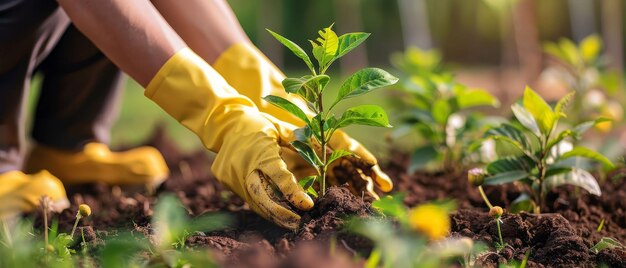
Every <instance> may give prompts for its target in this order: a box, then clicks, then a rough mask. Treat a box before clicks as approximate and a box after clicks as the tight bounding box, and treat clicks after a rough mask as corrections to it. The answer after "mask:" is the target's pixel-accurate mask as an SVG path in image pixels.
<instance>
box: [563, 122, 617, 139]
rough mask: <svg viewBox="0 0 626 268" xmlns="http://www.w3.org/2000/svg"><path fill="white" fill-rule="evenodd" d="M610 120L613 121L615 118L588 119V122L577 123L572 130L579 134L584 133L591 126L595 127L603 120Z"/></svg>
mask: <svg viewBox="0 0 626 268" xmlns="http://www.w3.org/2000/svg"><path fill="white" fill-rule="evenodd" d="M608 121H613V120H611V119H608V118H598V119H596V120H593V121H587V122H583V123H580V124H578V125H576V126H575V127H574V128H573V129H572V130H573V131H574V132H575V133H576V134H577V135H578V136H580V135H582V134H583V133H585V131H587V130H589V129H590V128H592V127H594V126H595V125H597V124H600V123H602V122H608Z"/></svg>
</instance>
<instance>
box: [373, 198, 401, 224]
mask: <svg viewBox="0 0 626 268" xmlns="http://www.w3.org/2000/svg"><path fill="white" fill-rule="evenodd" d="M405 196H406V194H405V193H396V194H393V195H387V196H385V197H383V198H381V199H379V200H375V201H374V202H372V207H374V208H375V209H376V210H378V211H380V212H381V213H382V214H384V215H385V216H387V217H394V218H397V219H399V220H402V219H406V218H407V216H408V211H407V208H406V207H405V206H404V197H405Z"/></svg>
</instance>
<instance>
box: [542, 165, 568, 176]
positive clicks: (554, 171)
mask: <svg viewBox="0 0 626 268" xmlns="http://www.w3.org/2000/svg"><path fill="white" fill-rule="evenodd" d="M572 170H574V168H573V167H563V166H555V165H551V166H550V167H548V170H546V178H547V177H551V176H557V175H561V174H566V173H569V172H572Z"/></svg>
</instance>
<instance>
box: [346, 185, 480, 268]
mask: <svg viewBox="0 0 626 268" xmlns="http://www.w3.org/2000/svg"><path fill="white" fill-rule="evenodd" d="M402 199H403V195H401V194H397V195H393V196H385V197H383V198H381V199H380V200H377V201H374V202H373V203H372V206H373V207H374V208H376V210H377V211H378V212H380V213H381V214H383V215H384V216H386V217H383V218H380V219H378V218H354V219H352V220H351V221H350V222H349V224H348V230H350V231H352V232H355V233H358V234H360V235H363V236H365V237H367V238H369V239H370V240H371V241H372V242H373V243H374V248H373V250H372V253H371V254H370V256H369V258H368V259H367V261H366V264H365V267H443V266H447V264H449V263H450V261H451V260H455V259H458V258H461V257H466V256H468V255H469V254H471V252H472V251H473V249H474V243H473V241H472V240H471V239H469V238H467V237H462V238H456V237H446V236H447V235H448V233H449V231H450V216H449V213H450V211H451V210H452V209H453V208H454V206H453V204H451V203H441V204H437V203H430V204H422V205H418V206H417V207H415V208H412V209H408V208H406V207H405V206H404V204H403V203H402Z"/></svg>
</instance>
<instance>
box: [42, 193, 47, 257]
mask: <svg viewBox="0 0 626 268" xmlns="http://www.w3.org/2000/svg"><path fill="white" fill-rule="evenodd" d="M43 240H44V242H45V244H44V250H46V252H47V249H46V247H47V246H48V204H47V202H44V204H43Z"/></svg>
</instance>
